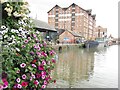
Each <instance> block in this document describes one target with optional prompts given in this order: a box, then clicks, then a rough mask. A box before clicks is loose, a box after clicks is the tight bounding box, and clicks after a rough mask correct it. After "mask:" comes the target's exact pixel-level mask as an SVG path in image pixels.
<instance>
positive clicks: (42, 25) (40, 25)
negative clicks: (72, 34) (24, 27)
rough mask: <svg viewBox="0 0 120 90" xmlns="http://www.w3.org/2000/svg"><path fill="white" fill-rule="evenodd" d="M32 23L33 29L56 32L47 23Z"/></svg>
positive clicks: (34, 21) (35, 21)
mask: <svg viewBox="0 0 120 90" xmlns="http://www.w3.org/2000/svg"><path fill="white" fill-rule="evenodd" d="M33 23H34V24H35V28H41V29H47V30H51V31H57V30H56V29H55V28H54V27H52V26H50V25H49V24H48V23H46V22H43V21H40V20H36V19H33Z"/></svg>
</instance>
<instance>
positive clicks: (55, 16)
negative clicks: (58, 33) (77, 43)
mask: <svg viewBox="0 0 120 90" xmlns="http://www.w3.org/2000/svg"><path fill="white" fill-rule="evenodd" d="M91 12H92V9H89V10H84V9H83V8H81V7H79V6H78V5H76V4H74V3H73V4H71V5H70V6H69V7H67V8H61V7H60V6H58V5H55V6H54V7H53V8H52V9H51V10H49V11H48V24H50V25H51V26H53V27H54V28H58V30H59V29H65V30H70V31H73V32H76V33H79V34H80V35H81V36H82V37H83V38H85V39H94V38H95V33H94V32H95V26H96V20H95V17H96V15H92V14H91ZM62 36H64V35H62Z"/></svg>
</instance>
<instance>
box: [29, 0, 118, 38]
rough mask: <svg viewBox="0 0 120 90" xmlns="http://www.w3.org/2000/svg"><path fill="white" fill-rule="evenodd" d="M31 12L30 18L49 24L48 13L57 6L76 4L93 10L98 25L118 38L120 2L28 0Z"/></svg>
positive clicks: (101, 0) (115, 0)
mask: <svg viewBox="0 0 120 90" xmlns="http://www.w3.org/2000/svg"><path fill="white" fill-rule="evenodd" d="M27 1H28V3H29V8H30V10H31V14H30V16H31V17H33V18H35V17H36V14H37V19H38V20H42V21H45V22H48V15H47V12H48V11H49V10H50V9H51V8H53V7H54V6H55V5H56V4H57V5H59V6H60V7H68V6H70V5H71V4H72V3H75V4H77V5H79V6H80V7H82V8H83V9H92V14H96V25H97V26H98V25H100V26H102V27H105V28H107V30H108V35H110V34H112V36H113V37H118V1H119V0H27Z"/></svg>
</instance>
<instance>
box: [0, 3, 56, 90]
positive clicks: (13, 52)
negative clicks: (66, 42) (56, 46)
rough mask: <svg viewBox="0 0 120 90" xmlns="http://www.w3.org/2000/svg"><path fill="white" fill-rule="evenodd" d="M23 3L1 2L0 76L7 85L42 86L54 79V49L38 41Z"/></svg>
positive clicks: (35, 87) (39, 39)
mask: <svg viewBox="0 0 120 90" xmlns="http://www.w3.org/2000/svg"><path fill="white" fill-rule="evenodd" d="M26 5H27V3H26V2H2V12H3V18H2V21H3V22H2V26H1V35H2V38H1V42H2V49H3V50H2V53H1V56H2V77H1V78H2V79H1V81H0V90H1V89H2V88H3V89H7V88H13V89H14V88H18V89H21V88H22V89H26V88H27V89H30V90H31V89H43V88H46V86H47V84H48V83H50V82H52V81H54V80H52V77H51V76H50V73H51V70H53V69H54V64H55V59H54V58H53V57H54V55H55V52H54V50H53V48H51V47H50V46H49V47H48V45H47V43H46V42H45V41H44V40H41V37H40V36H39V33H37V32H35V30H34V29H33V26H32V25H33V24H32V22H31V19H30V18H29V17H28V15H27V14H28V13H29V9H28V8H27V6H26Z"/></svg>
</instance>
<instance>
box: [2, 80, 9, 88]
mask: <svg viewBox="0 0 120 90" xmlns="http://www.w3.org/2000/svg"><path fill="white" fill-rule="evenodd" d="M2 82H3V83H4V85H7V86H8V81H7V80H6V79H2ZM4 85H3V87H4Z"/></svg>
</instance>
